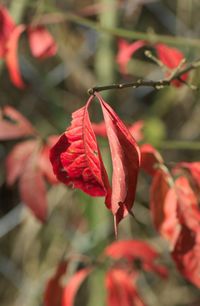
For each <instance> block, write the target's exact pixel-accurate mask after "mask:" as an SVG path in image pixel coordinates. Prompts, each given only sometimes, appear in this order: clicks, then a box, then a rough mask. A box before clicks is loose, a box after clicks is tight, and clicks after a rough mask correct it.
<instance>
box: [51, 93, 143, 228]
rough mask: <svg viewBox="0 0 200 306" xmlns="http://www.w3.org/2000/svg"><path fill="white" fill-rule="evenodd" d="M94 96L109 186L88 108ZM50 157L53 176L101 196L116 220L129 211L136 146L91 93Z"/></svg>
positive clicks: (137, 163)
mask: <svg viewBox="0 0 200 306" xmlns="http://www.w3.org/2000/svg"><path fill="white" fill-rule="evenodd" d="M94 97H96V98H97V99H98V101H99V103H100V106H101V108H102V112H103V117H104V120H105V128H106V133H107V137H108V142H109V146H110V150H111V157H112V163H113V174H112V186H110V183H109V180H108V175H107V172H106V169H105V167H104V164H103V161H102V157H101V153H100V150H99V147H98V144H97V140H96V137H95V133H94V130H93V128H92V124H91V121H90V118H89V114H88V108H89V106H90V104H91V103H92V101H93V100H94ZM50 160H51V163H52V166H53V170H54V173H55V174H56V176H57V178H58V179H59V180H60V181H62V182H63V183H64V184H66V185H73V187H75V188H80V189H81V190H82V191H84V192H85V193H87V194H89V195H91V196H105V204H106V206H107V208H108V209H109V210H111V212H112V213H113V215H114V223H115V231H117V225H118V223H119V222H120V221H121V220H122V219H123V218H124V217H125V216H126V215H127V214H128V213H132V212H131V208H132V206H133V202H134V198H135V190H136V184H137V176H138V171H139V167H140V150H139V147H138V145H137V143H136V141H135V139H134V138H133V136H132V135H131V133H130V132H129V130H128V128H127V127H126V126H125V125H124V123H123V122H122V121H121V119H120V118H119V117H118V116H117V114H116V113H115V112H114V111H113V109H112V108H111V107H110V106H109V105H108V104H107V103H106V102H105V101H104V100H103V98H102V97H101V96H100V95H99V94H98V93H95V94H94V96H91V97H90V98H89V100H88V101H87V103H86V105H85V106H84V107H82V108H81V109H79V110H78V111H76V112H74V113H73V115H72V123H71V126H70V127H69V128H67V130H66V132H65V133H64V134H63V135H62V136H61V137H60V139H59V140H58V142H57V143H56V144H55V146H54V147H53V148H52V149H51V154H50Z"/></svg>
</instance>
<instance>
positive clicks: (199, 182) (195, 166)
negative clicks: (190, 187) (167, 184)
mask: <svg viewBox="0 0 200 306" xmlns="http://www.w3.org/2000/svg"><path fill="white" fill-rule="evenodd" d="M182 169H183V170H187V171H188V172H189V174H190V175H191V178H192V181H193V183H195V185H196V186H197V188H198V189H200V162H192V163H187V162H181V163H178V164H177V165H176V167H175V172H176V171H177V170H178V171H181V170H182Z"/></svg>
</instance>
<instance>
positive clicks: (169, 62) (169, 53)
mask: <svg viewBox="0 0 200 306" xmlns="http://www.w3.org/2000/svg"><path fill="white" fill-rule="evenodd" d="M155 49H156V52H157V54H158V58H159V60H160V61H161V62H162V63H163V64H164V65H165V66H166V67H168V68H169V69H176V68H177V67H178V66H179V65H180V63H181V61H182V60H183V59H184V55H183V53H182V52H181V51H180V50H178V49H177V48H172V47H169V46H167V45H165V44H161V43H160V44H156V45H155ZM169 75H170V73H167V74H166V76H169ZM187 78H188V73H185V74H183V75H182V76H181V77H180V79H181V80H183V81H186V80H187ZM172 84H173V85H174V86H176V87H180V86H181V85H182V84H183V83H182V82H181V81H179V80H173V81H172Z"/></svg>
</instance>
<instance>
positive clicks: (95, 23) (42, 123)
mask: <svg viewBox="0 0 200 306" xmlns="http://www.w3.org/2000/svg"><path fill="white" fill-rule="evenodd" d="M0 3H1V4H2V5H5V6H6V7H7V8H8V9H9V12H10V14H11V15H12V17H13V19H14V20H15V21H16V23H17V24H21V23H24V24H30V23H34V22H36V23H37V22H38V20H39V22H40V23H43V24H45V26H46V27H47V28H48V30H49V31H50V32H51V33H52V35H53V37H54V39H55V41H56V43H57V45H58V51H57V54H56V56H54V57H51V58H48V59H45V60H38V59H35V58H33V57H32V56H31V54H30V51H29V49H28V47H27V43H26V37H25V35H23V36H22V37H21V38H20V44H19V50H18V56H19V61H20V70H21V74H22V76H23V78H24V80H25V81H26V83H27V84H28V86H27V87H26V88H25V89H24V90H19V89H17V88H16V87H14V86H13V85H12V83H11V81H10V79H9V75H8V72H7V69H6V67H5V64H4V62H3V61H1V63H0V64H1V65H0V90H1V98H0V105H1V106H4V105H7V104H9V105H11V106H13V107H15V108H16V109H17V110H18V111H19V112H21V113H22V114H23V115H24V116H25V117H27V118H28V119H29V120H30V121H31V122H32V124H33V125H34V127H35V128H36V129H37V130H38V131H39V133H40V134H41V136H42V137H43V138H44V139H45V138H47V137H48V136H49V135H52V134H57V135H59V134H61V133H62V132H63V131H64V130H65V129H66V127H67V126H68V125H69V124H70V121H71V114H72V112H73V111H75V110H76V109H78V108H79V107H81V106H83V105H85V103H86V101H87V99H88V94H87V90H88V88H90V87H92V86H96V85H105V84H106V85H108V84H112V83H117V82H131V81H132V80H137V79H139V78H144V79H150V80H157V79H159V78H162V77H163V74H162V71H161V69H160V68H159V67H158V66H157V65H156V64H155V63H154V62H152V61H151V60H149V59H148V58H146V57H145V55H144V49H141V50H139V51H138V52H137V53H136V54H135V55H134V56H133V57H132V59H131V61H130V62H129V64H128V72H129V74H128V75H126V76H123V75H122V74H121V73H120V71H119V67H118V65H117V63H116V56H117V52H118V40H119V38H120V36H121V35H122V36H124V37H123V38H127V37H128V35H129V34H127V32H123V33H122V32H120V30H119V28H120V29H124V30H125V29H126V30H128V31H131V32H128V33H132V36H131V37H132V39H131V37H130V39H129V40H128V41H129V42H132V41H134V40H136V39H140V34H139V33H141V32H142V33H145V35H146V38H149V37H152V42H154V41H155V42H156V41H157V38H156V34H159V35H161V36H163V37H164V39H165V36H164V35H167V37H168V38H169V45H170V46H173V47H177V48H178V49H179V50H181V51H182V52H183V53H184V55H185V57H186V59H187V61H188V62H190V61H192V60H194V59H197V58H198V57H199V49H200V40H198V38H199V35H200V23H199V18H200V1H198V0H175V1H170V0H166V1H164V0H163V1H161V0H160V1H159V0H118V1H117V0H107V1H106V0H99V1H91V0H67V1H64V0H12V1H9V0H4V1H2V0H1V1H0ZM58 13H59V14H58ZM60 13H62V15H60ZM110 28H112V30H111V31H109V30H108V29H110ZM155 33H156V34H155ZM171 36H173V37H176V36H178V38H177V39H174V40H173V44H171V41H170V37H171ZM141 38H144V37H141ZM144 39H145V38H144ZM194 41H195V44H194V43H193V42H194ZM163 42H164V41H163ZM165 43H166V44H168V40H167V38H166V41H165ZM199 74H200V70H199V71H197V70H195V71H193V72H192V73H190V78H189V81H188V82H189V83H190V84H193V85H196V86H199V85H200V81H199ZM102 96H103V97H104V99H105V100H106V101H107V102H108V103H109V104H110V105H111V106H112V107H113V109H114V110H115V111H116V112H117V114H118V115H119V116H120V118H121V119H122V120H124V121H125V122H127V123H129V124H132V123H134V122H135V121H138V120H144V129H143V133H144V139H143V140H142V141H143V142H145V143H146V142H148V143H151V144H153V145H155V146H156V147H157V148H158V149H159V151H160V152H161V154H162V156H163V157H164V160H165V162H166V164H167V165H169V166H170V164H173V163H176V162H179V161H195V160H198V159H199V150H200V129H199V117H200V103H199V102H200V101H199V100H200V95H199V91H198V90H196V91H194V90H191V89H190V88H189V86H186V85H183V86H181V87H179V88H176V87H173V86H171V87H168V88H164V89H162V90H155V89H152V88H146V87H140V88H138V89H132V88H130V89H125V90H112V91H111V90H110V91H106V92H103V93H102ZM90 109H91V120H92V121H94V122H100V121H101V120H102V114H101V111H100V107H99V105H98V104H97V103H94V104H93V105H92V106H91V108H90ZM191 143H192V144H191ZM15 144H16V141H2V142H0V166H1V171H0V244H1V247H0V305H1V306H11V305H12V306H13V305H14V306H36V305H43V292H44V288H45V283H46V282H47V280H48V278H49V277H50V276H51V275H52V273H53V271H54V270H55V267H56V266H57V264H58V262H59V260H60V259H61V258H63V257H66V256H69V255H73V254H78V253H81V254H85V255H87V256H90V257H91V258H96V257H97V256H98V255H99V254H101V252H102V250H103V249H104V247H105V246H106V245H108V244H109V243H110V242H111V241H113V239H114V233H113V220H112V216H111V213H110V212H109V211H107V210H106V208H105V205H104V201H103V199H101V198H91V197H89V196H87V195H85V194H83V193H82V192H80V191H78V190H71V189H68V188H67V187H65V186H64V185H61V184H59V185H56V186H50V185H49V186H47V188H48V210H49V217H48V221H47V222H46V223H45V224H41V223H40V222H39V221H38V220H36V218H35V217H34V216H33V215H32V214H31V212H30V211H29V210H28V208H26V207H25V206H24V205H23V203H22V202H21V200H20V197H19V192H18V186H17V183H16V184H15V186H12V187H8V186H7V184H6V183H5V158H6V156H7V154H8V152H10V150H11V149H12V148H13V146H14V145H15ZM99 145H100V148H101V152H102V155H103V159H104V161H105V163H106V165H107V169H108V172H111V170H112V169H111V160H110V154H109V149H108V146H107V142H106V140H105V139H99ZM150 182H151V180H150V178H148V177H147V176H146V175H144V174H143V173H141V174H140V177H139V182H138V188H137V197H136V201H135V204H134V215H135V218H136V220H134V219H133V218H132V217H130V216H129V217H127V218H126V219H125V220H123V221H122V222H121V224H120V225H119V239H141V240H144V241H147V242H149V243H150V244H151V245H153V246H154V247H155V248H156V249H157V250H158V251H159V252H160V253H161V255H162V256H161V257H162V262H163V263H164V264H165V265H166V266H167V267H169V271H170V273H169V278H168V280H165V281H164V280H162V281H161V280H160V279H159V278H158V277H156V276H152V275H146V274H145V273H143V275H142V276H141V279H140V282H139V290H140V293H141V295H142V297H143V299H144V300H145V301H146V304H147V305H150V306H160V305H162V306H169V305H170V306H181V305H182V306H183V305H188V306H189V305H190V306H192V305H193V306H194V305H200V293H199V291H198V290H197V289H196V288H195V287H194V286H193V285H191V284H190V283H189V282H187V281H186V280H184V279H183V278H182V277H181V276H180V275H179V273H178V272H177V270H176V269H175V265H174V263H173V262H172V260H171V258H170V255H169V249H168V246H167V244H166V242H165V241H164V240H163V239H162V238H160V237H159V235H158V234H157V233H156V231H155V229H154V227H153V224H152V220H151V216H150V213H149V186H150ZM102 279H103V272H102V271H99V272H97V273H96V274H95V275H94V276H92V280H89V282H88V284H87V287H88V288H89V292H90V295H89V296H87V297H85V294H84V293H81V292H80V294H82V297H81V298H79V299H78V300H77V305H89V306H92V305H97V304H98V305H104V303H105V290H104V288H103V287H104V285H103V282H102ZM80 301H81V302H80ZM84 301H85V302H84ZM97 301H98V303H97ZM84 303H85V304H84Z"/></svg>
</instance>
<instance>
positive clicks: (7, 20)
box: [0, 5, 15, 58]
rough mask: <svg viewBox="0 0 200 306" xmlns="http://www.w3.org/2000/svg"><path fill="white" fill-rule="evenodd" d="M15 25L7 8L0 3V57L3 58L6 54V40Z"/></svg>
mask: <svg viewBox="0 0 200 306" xmlns="http://www.w3.org/2000/svg"><path fill="white" fill-rule="evenodd" d="M14 27H15V23H14V21H13V20H12V18H11V16H10V14H9V12H8V10H7V9H6V8H5V7H4V6H3V5H0V58H4V56H5V54H6V44H7V40H8V38H9V36H10V34H11V32H12V31H13V29H14Z"/></svg>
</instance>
